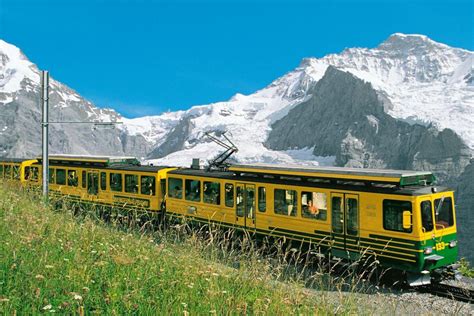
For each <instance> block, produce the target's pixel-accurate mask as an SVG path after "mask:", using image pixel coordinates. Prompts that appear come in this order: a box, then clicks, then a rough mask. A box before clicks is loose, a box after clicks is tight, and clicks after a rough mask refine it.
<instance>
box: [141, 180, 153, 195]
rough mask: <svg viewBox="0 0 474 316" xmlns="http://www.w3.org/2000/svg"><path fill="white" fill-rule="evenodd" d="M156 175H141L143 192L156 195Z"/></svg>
mask: <svg viewBox="0 0 474 316" xmlns="http://www.w3.org/2000/svg"><path fill="white" fill-rule="evenodd" d="M155 187H156V184H155V177H153V176H142V177H141V193H142V194H144V195H155Z"/></svg>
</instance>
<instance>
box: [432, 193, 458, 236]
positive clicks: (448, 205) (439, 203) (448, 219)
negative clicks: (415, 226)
mask: <svg viewBox="0 0 474 316" xmlns="http://www.w3.org/2000/svg"><path fill="white" fill-rule="evenodd" d="M434 207H435V220H436V229H444V228H446V227H450V226H453V225H454V216H453V202H452V200H451V198H450V197H442V198H441V199H436V200H434Z"/></svg>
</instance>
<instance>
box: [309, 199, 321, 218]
mask: <svg viewBox="0 0 474 316" xmlns="http://www.w3.org/2000/svg"><path fill="white" fill-rule="evenodd" d="M307 210H308V212H309V214H311V215H314V216H317V215H318V214H319V209H318V208H317V207H316V205H314V204H313V201H312V200H308V205H307Z"/></svg>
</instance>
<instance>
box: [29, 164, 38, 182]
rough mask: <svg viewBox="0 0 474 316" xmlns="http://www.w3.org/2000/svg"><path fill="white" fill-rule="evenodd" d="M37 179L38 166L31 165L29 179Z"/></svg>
mask: <svg viewBox="0 0 474 316" xmlns="http://www.w3.org/2000/svg"><path fill="white" fill-rule="evenodd" d="M38 179H39V169H38V167H31V174H30V180H31V181H38Z"/></svg>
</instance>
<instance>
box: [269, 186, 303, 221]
mask: <svg viewBox="0 0 474 316" xmlns="http://www.w3.org/2000/svg"><path fill="white" fill-rule="evenodd" d="M274 194H275V196H274V197H275V198H274V200H273V203H274V204H273V205H274V210H275V214H281V215H288V216H296V212H297V207H298V193H297V192H296V191H295V190H283V189H275V191H274Z"/></svg>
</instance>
